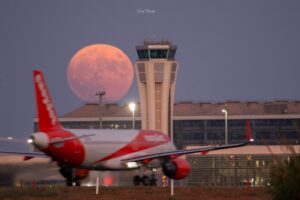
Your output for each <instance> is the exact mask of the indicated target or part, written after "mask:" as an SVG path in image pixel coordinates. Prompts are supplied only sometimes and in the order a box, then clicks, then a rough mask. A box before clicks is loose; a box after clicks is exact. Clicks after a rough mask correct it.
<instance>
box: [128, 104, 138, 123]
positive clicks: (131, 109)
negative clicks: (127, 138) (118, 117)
mask: <svg viewBox="0 0 300 200" xmlns="http://www.w3.org/2000/svg"><path fill="white" fill-rule="evenodd" d="M128 106H129V110H130V111H131V112H132V129H135V124H134V121H135V120H134V111H135V108H136V105H135V103H133V102H132V103H130V104H129V105H128Z"/></svg>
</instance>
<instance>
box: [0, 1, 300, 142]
mask: <svg viewBox="0 0 300 200" xmlns="http://www.w3.org/2000/svg"><path fill="white" fill-rule="evenodd" d="M145 9H149V10H150V11H152V12H151V13H150V12H148V13H147V12H145V13H138V11H139V10H145ZM299 10H300V1H298V0H287V1H282V0H251V1H250V0H218V1H216V0H199V1H198V0H194V1H191V0H190V1H174V0H166V1H161V0H152V1H143V0H142V1H141V0H136V1H123V0H119V1H115V0H107V1H102V0H93V1H92V0H88V1H84V0H80V1H78V0H77V1H76V0H68V1H67V0H63V1H50V0H48V1H47V0H44V1H40V0H35V1H33V0H26V1H16V0H1V1H0V66H1V68H0V69H1V71H0V93H1V98H0V123H1V124H0V136H6V135H12V136H15V137H27V136H28V135H29V134H30V133H32V132H33V117H34V116H35V112H36V110H35V99H34V93H33V81H32V70H33V69H35V68H39V69H41V70H42V71H43V72H44V73H45V76H46V80H47V82H48V86H49V88H50V91H51V95H52V99H53V101H54V103H55V105H56V110H57V112H58V114H59V115H61V114H64V113H67V112H69V111H71V110H72V109H74V108H76V107H78V106H80V105H82V104H83V102H82V101H80V100H79V99H78V98H77V97H76V96H75V95H74V94H73V93H72V91H71V90H70V88H69V86H68V84H67V79H66V69H67V65H68V62H69V61H70V59H71V58H72V56H73V55H74V54H75V53H76V52H77V51H78V50H79V49H80V48H82V47H84V46H87V45H90V44H95V43H106V44H112V45H115V46H117V47H119V48H120V49H122V50H123V51H124V52H125V53H126V54H127V55H128V56H129V58H130V59H131V61H132V62H135V60H136V59H137V55H136V52H135V45H136V44H139V43H141V42H142V41H143V40H144V39H145V38H152V39H161V38H166V39H171V40H173V42H174V43H175V44H177V45H178V51H177V55H176V57H177V59H178V60H179V62H180V70H179V74H178V79H177V89H176V95H175V96H176V97H175V98H176V101H181V100H185V101H186V100H189V101H194V102H199V101H214V102H218V101H226V100H273V99H288V100H296V99H298V100H299V99H300V92H299V91H298V87H299V85H300V78H299V74H300V56H299V52H300V40H299V35H300V12H299ZM153 11H155V12H153ZM128 100H136V101H138V94H137V87H136V83H135V82H134V83H133V86H132V88H131V90H130V92H129V93H128V95H127V96H126V97H125V99H123V100H122V102H123V103H124V102H127V101H128Z"/></svg>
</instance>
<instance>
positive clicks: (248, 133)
mask: <svg viewBox="0 0 300 200" xmlns="http://www.w3.org/2000/svg"><path fill="white" fill-rule="evenodd" d="M246 137H247V141H248V142H250V141H251V139H252V138H251V137H252V136H251V125H250V120H249V119H247V120H246Z"/></svg>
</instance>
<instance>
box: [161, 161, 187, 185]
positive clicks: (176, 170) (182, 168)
mask: <svg viewBox="0 0 300 200" xmlns="http://www.w3.org/2000/svg"><path fill="white" fill-rule="evenodd" d="M190 169H191V168H190V164H189V163H188V161H186V160H185V159H182V158H176V159H174V160H170V161H168V162H166V163H164V164H163V166H162V170H163V172H164V174H165V175H166V176H167V177H169V178H171V179H175V180H179V179H183V178H185V177H186V176H187V175H188V174H189V173H190Z"/></svg>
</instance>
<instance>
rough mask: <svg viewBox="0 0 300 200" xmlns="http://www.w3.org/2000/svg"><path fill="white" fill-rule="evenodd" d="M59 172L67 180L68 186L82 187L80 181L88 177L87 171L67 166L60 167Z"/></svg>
mask: <svg viewBox="0 0 300 200" xmlns="http://www.w3.org/2000/svg"><path fill="white" fill-rule="evenodd" d="M59 172H60V173H61V174H62V175H63V176H64V177H65V178H66V186H70V187H71V186H80V185H81V184H80V180H82V179H84V178H85V177H86V176H87V175H88V171H87V170H85V169H76V168H72V167H69V166H67V165H60V169H59Z"/></svg>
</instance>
